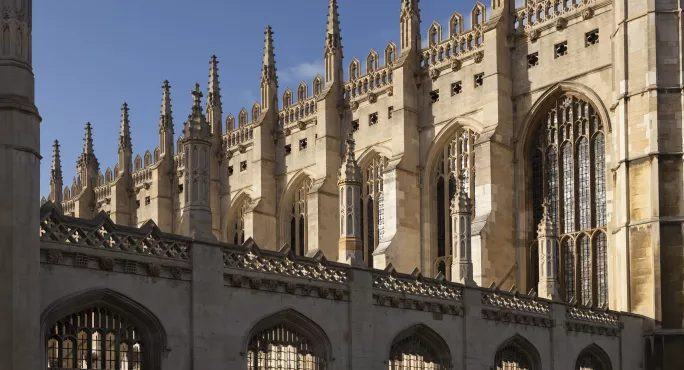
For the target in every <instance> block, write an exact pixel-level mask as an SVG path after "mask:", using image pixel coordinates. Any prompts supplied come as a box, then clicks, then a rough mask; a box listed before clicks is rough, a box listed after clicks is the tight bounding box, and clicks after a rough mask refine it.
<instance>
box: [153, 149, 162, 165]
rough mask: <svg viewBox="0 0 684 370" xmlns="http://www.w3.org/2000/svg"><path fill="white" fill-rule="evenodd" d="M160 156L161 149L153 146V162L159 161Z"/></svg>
mask: <svg viewBox="0 0 684 370" xmlns="http://www.w3.org/2000/svg"><path fill="white" fill-rule="evenodd" d="M160 158H161V149H159V147H156V148H154V163H157V162H159V159H160Z"/></svg>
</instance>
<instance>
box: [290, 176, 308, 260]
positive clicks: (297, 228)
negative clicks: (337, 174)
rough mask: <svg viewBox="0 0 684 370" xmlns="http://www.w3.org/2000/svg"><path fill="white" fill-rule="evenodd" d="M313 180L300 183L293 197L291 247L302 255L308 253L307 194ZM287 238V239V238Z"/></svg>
mask: <svg viewBox="0 0 684 370" xmlns="http://www.w3.org/2000/svg"><path fill="white" fill-rule="evenodd" d="M311 185H312V183H311V180H309V179H307V180H304V181H303V182H302V184H301V185H299V188H297V191H295V193H294V195H293V199H292V208H291V212H290V217H289V222H290V227H289V230H290V235H289V241H290V248H292V249H293V250H294V251H295V253H296V254H298V255H300V256H304V255H306V251H307V231H306V229H307V220H308V215H307V209H308V208H307V200H306V197H307V194H308V193H309V190H310V189H311ZM286 240H287V239H286Z"/></svg>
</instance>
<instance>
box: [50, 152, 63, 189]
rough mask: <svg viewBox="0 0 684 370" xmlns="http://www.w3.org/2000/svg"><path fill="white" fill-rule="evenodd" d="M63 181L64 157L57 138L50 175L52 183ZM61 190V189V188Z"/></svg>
mask: <svg viewBox="0 0 684 370" xmlns="http://www.w3.org/2000/svg"><path fill="white" fill-rule="evenodd" d="M56 181H57V182H59V183H60V184H61V183H62V158H61V157H60V155H59V141H57V140H55V142H54V143H53V144H52V171H51V175H50V183H51V184H54V183H55V182H56ZM60 190H61V189H60Z"/></svg>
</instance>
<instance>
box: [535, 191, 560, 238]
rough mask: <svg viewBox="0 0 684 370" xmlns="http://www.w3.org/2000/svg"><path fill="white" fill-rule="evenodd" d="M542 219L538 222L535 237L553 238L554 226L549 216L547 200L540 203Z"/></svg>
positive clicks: (549, 210) (549, 207) (551, 217)
mask: <svg viewBox="0 0 684 370" xmlns="http://www.w3.org/2000/svg"><path fill="white" fill-rule="evenodd" d="M542 209H543V213H542V218H541V221H539V225H538V227H537V236H538V237H539V238H541V237H547V236H548V237H554V236H555V231H556V230H555V225H554V222H553V221H554V220H553V216H552V215H551V214H550V212H551V205H550V203H549V200H548V198H544V200H543V202H542Z"/></svg>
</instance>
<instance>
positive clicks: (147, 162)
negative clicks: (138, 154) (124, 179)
mask: <svg viewBox="0 0 684 370" xmlns="http://www.w3.org/2000/svg"><path fill="white" fill-rule="evenodd" d="M144 165H145V168H147V167H148V166H151V165H152V153H150V151H149V150H147V151H146V152H145V160H144Z"/></svg>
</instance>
